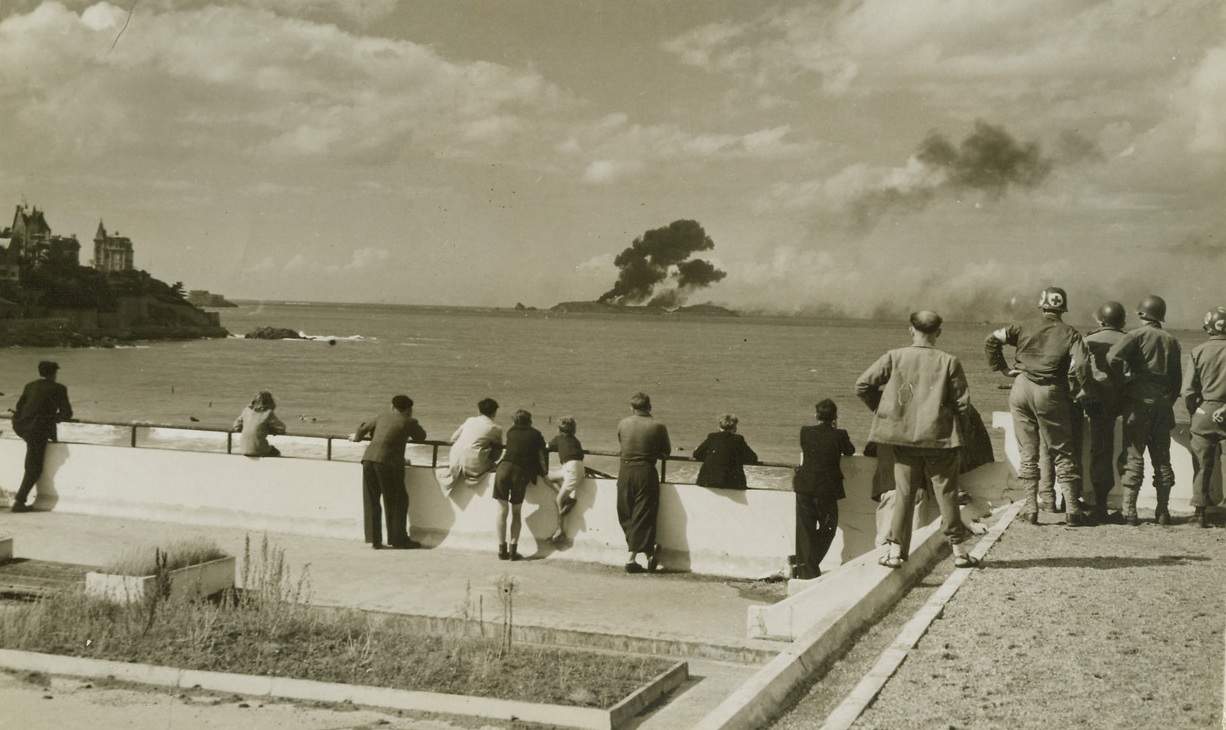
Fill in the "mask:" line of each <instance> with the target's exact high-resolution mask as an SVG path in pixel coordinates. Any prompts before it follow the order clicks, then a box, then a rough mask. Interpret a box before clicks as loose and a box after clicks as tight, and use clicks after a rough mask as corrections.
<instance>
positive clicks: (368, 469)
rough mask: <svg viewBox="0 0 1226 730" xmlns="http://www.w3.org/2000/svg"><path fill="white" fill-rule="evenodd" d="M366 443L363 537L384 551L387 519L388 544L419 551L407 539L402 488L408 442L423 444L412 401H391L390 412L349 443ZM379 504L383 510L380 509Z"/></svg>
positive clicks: (399, 397)
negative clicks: (364, 523) (364, 529)
mask: <svg viewBox="0 0 1226 730" xmlns="http://www.w3.org/2000/svg"><path fill="white" fill-rule="evenodd" d="M367 439H369V440H370V444H368V445H367V446H366V451H365V452H364V453H363V454H362V494H363V499H364V504H365V509H364V510H363V512H364V514H365V518H366V537H367V539H368V540H369V542H370V546H371V547H372V548H374V549H375V550H381V549H383V546H384V544H383V525H382V523H383V518H384V513H386V518H387V543H388V544H389V545H391V547H392V548H394V549H398V550H410V549H413V548H419V547H421V543H419V542H417V541H416V540H412V539H410V538H409V493H408V491H407V489H406V488H405V484H404V474H405V470H404V468H405V466H407V465H408V463H409V460H408V459H406V458H405V456H404V450H405V447H406V446H407V445H408V442H410V441H416V442H421V441H425V440H426V430H425V429H424V428H422V427H421V424H420V423H418V422H417V419H416V418H413V399H412V398H410V397H409V396H407V395H397V396H394V397H393V398H392V407H391V410H389V411H385V412H384V413H380V414H379V415H377V416H375V417H374V418H372V419H370V420H369V421H363V422H362V424H361V425H360V426H358V428H357V430H356V431H354V433H353V436H351V437H350V440H351V441H354V442H359V441H365V440H367ZM380 500H382V508H380Z"/></svg>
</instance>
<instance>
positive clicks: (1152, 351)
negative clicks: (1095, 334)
mask: <svg viewBox="0 0 1226 730" xmlns="http://www.w3.org/2000/svg"><path fill="white" fill-rule="evenodd" d="M1181 354H1182V349H1181V348H1180V346H1179V340H1177V339H1175V336H1174V335H1172V334H1171V333H1170V332H1167V331H1166V330H1164V329H1162V327H1160V326H1158V325H1157V324H1154V323H1148V322H1147V323H1146V324H1144V325H1141V326H1140V327H1138V328H1136V329H1134V330H1132V331H1131V332H1129V333H1128V334H1126V335H1124V337H1123V338H1121V339H1120V341H1119V342H1118V343H1116V344H1115V345H1114V346H1113V347H1112V348H1111V350H1110V351H1109V353H1108V355H1107V360H1108V364H1109V365H1110V366H1111V368H1112V369H1113V370H1114V373H1115V377H1116V379H1117V380H1118V381H1119V382H1122V383H1123V384H1124V385H1123V390H1124V393H1125V395H1126V396H1127V397H1128V398H1129V399H1131V400H1134V401H1141V402H1145V403H1162V402H1164V401H1168V400H1174V399H1175V397H1177V396H1178V394H1179V390H1180V386H1181V385H1182V380H1183V365H1182V364H1181V363H1180V357H1181Z"/></svg>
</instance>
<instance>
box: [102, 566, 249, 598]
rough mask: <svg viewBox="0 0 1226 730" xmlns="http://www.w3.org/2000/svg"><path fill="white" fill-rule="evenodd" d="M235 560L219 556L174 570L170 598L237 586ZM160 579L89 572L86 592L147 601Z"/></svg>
mask: <svg viewBox="0 0 1226 730" xmlns="http://www.w3.org/2000/svg"><path fill="white" fill-rule="evenodd" d="M235 563H236V561H235V559H234V558H232V557H225V558H218V559H217V560H210V561H209V562H207V563H200V564H199V565H189V566H187V567H185V568H179V569H178V570H172V571H170V597H171V598H172V599H177V598H184V597H186V598H203V597H205V596H211V595H213V594H214V593H219V592H221V591H223V590H225V589H226V588H233V587H234V569H235ZM155 585H156V581H155V580H154V576H152V575H143V576H134V575H115V574H114V573H95V572H89V573H86V574H85V593H86V594H87V595H90V596H97V597H100V598H106V599H108V600H111V601H115V602H117V603H131V602H133V601H143V600H145V599H147V598H150V597H152V596H153V591H154V590H155Z"/></svg>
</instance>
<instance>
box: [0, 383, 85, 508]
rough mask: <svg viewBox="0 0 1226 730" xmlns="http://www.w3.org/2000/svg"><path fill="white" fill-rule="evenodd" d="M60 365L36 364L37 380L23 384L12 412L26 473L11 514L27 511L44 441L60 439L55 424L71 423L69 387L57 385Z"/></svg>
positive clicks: (43, 455)
mask: <svg viewBox="0 0 1226 730" xmlns="http://www.w3.org/2000/svg"><path fill="white" fill-rule="evenodd" d="M59 370H60V366H59V364H58V363H56V362H54V361H51V360H43V361H42V362H40V363H39V364H38V380H34V381H31V382H29V383H26V387H25V389H23V390H22V391H21V397H20V398H18V399H17V407H16V408H15V409H13V421H12V423H13V432H14V433H16V434H17V435H18V436H20V437H21V438H22V440H23V441H25V442H26V461H25V473H24V474H23V475H22V477H21V485H20V486H18V487H17V494H16V495H15V496H14V497H13V505H12V507H10V509H11V510H12V511H13V512H29V511H30V509H31V508H30V506H29V505H28V504H26V499H27V498H28V497H29V496H30V490H32V489H34V485H35V484H37V483H38V478H39V477H40V476H42V474H43V463H44V462H45V460H46V456H47V442H49V441H57V440H59V438H58V437H59V433H58V429H57V427H56V425H57V424H59V423H63V422H64V421H71V420H72V405H71V404H70V403H69V402H68V388H66V387H65V386H64V385H63V384H62V383H57V382H56V378H57V377H58V374H59Z"/></svg>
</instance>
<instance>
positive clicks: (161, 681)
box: [0, 649, 689, 730]
mask: <svg viewBox="0 0 1226 730" xmlns="http://www.w3.org/2000/svg"><path fill="white" fill-rule="evenodd" d="M0 668H3V669H7V670H11V671H22V672H45V673H47V674H66V675H71V676H77V677H109V678H111V679H118V680H122V681H125V682H137V683H141V684H150V685H156V686H162V687H181V688H183V689H192V688H199V689H205V690H209V691H212V692H230V693H234V694H241V695H248V696H256V697H277V698H281V699H289V700H308V701H311V702H352V703H353V704H356V705H366V706H369V707H386V708H389V709H393V710H408V711H412V712H434V713H443V714H449V715H465V716H469V717H481V718H486V719H491V720H504V721H516V720H519V721H523V722H534V723H540V724H542V725H550V726H554V727H571V728H586V729H587V730H618V729H619V728H622V727H624V726H626V725H627V724H628V723H630V722H631V721H632V720H633V718H634V716H635V715H636V714H638V713H639V712H642V711H643V709H644V708H646V707H648V706H650V705H651V704H653V703H654V702H656V701H658V700H659V699H660V698H661V697H662V696H664V695H665V694H667V693H669V692H671V691H673V690H675V689H676V688H677V687H679V686H681V684H682V683H683V682H685V680H686V678H687V677H688V676H689V665H688V664H687V663H686V662H678V663H677V664H675V665H673V667H672V668H671V669H669V670H668V671H665V672H663V673H661V674H660V675H659V676H657V677H656V678H655V679H653V680H652V681H651V682H649V683H648V684H647V685H645V686H644V687H641V688H640V689H639V690H637V691H636V692H634V693H633V694H631V695H630V696H629V697H627V698H626V699H624V700H622V701H621V702H619V703H618V704H617V705H616V706H614V707H612V708H610V709H608V710H601V709H597V708H594V707H571V706H566V705H545V704H537V703H535V702H523V701H518V700H499V699H493V698H490V697H468V696H464V695H449V694H440V693H435V692H418V691H414V690H403V689H390V688H387V687H366V686H362V685H356V684H331V683H328V682H315V681H311V680H308V679H288V678H284V677H266V676H252V675H247V674H226V673H222V672H205V671H197V670H193V669H176V668H174V667H162V666H155V665H152V664H129V663H126V662H116V661H108V660H105V659H87V658H83V657H68V656H58V655H55V654H36V653H34V652H27V651H14V650H11V649H0Z"/></svg>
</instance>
